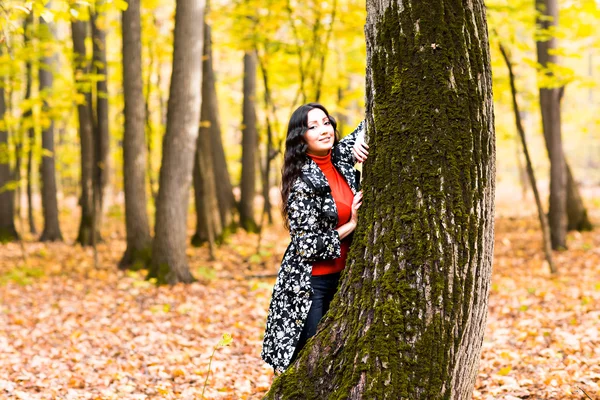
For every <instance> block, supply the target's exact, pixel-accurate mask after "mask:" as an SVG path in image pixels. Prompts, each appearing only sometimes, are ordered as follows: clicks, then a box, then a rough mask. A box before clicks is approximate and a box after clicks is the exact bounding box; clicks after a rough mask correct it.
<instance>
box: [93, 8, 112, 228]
mask: <svg viewBox="0 0 600 400" xmlns="http://www.w3.org/2000/svg"><path fill="white" fill-rule="evenodd" d="M103 7H105V0H96V6H95V11H94V12H93V13H92V24H91V25H92V43H93V46H92V47H93V57H92V58H93V64H92V65H93V67H94V73H95V74H96V75H97V76H99V77H101V79H99V80H98V81H97V82H96V92H95V102H94V105H95V111H96V112H95V117H96V118H95V119H94V122H95V123H94V154H95V162H94V179H93V181H94V224H95V226H96V234H98V233H99V231H100V226H101V225H102V215H103V214H102V211H103V208H104V207H103V206H104V191H105V189H106V185H107V184H108V179H109V178H108V176H109V164H110V162H109V159H110V158H109V157H110V149H109V142H110V139H109V128H108V84H107V81H108V71H107V62H106V31H105V30H104V29H103V28H102V26H101V24H106V15H105V13H104V12H103V11H102V12H98V10H101V9H102V8H103Z"/></svg>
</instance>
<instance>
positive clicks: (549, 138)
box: [535, 0, 567, 250]
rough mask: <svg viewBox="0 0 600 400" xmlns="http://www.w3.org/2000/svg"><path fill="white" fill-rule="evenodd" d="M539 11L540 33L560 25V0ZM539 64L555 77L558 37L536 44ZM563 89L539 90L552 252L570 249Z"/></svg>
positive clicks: (542, 1)
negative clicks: (547, 160)
mask: <svg viewBox="0 0 600 400" xmlns="http://www.w3.org/2000/svg"><path fill="white" fill-rule="evenodd" d="M535 7H536V11H537V12H538V14H537V15H538V20H537V23H538V24H539V26H540V28H541V29H544V30H547V29H549V28H550V27H554V26H557V25H558V2H557V0H536V2H535ZM536 47H537V57H538V62H539V64H540V65H541V67H542V68H543V69H544V71H543V73H544V74H545V75H547V76H550V77H551V76H552V73H551V72H550V71H548V70H547V69H546V68H548V67H549V64H556V63H557V56H556V54H554V53H553V50H555V49H556V37H555V36H554V33H550V35H549V39H547V40H544V41H537V42H536ZM561 90H563V88H543V87H540V89H539V93H540V94H539V95H540V111H541V113H542V128H543V131H544V138H545V141H546V149H547V150H548V155H549V157H550V207H549V212H548V216H549V218H548V219H549V223H550V237H551V240H552V248H553V249H555V250H556V249H560V248H566V247H567V242H566V240H567V169H566V162H565V156H564V153H563V146H562V133H561V115H560V97H561Z"/></svg>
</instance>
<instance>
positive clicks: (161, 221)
mask: <svg viewBox="0 0 600 400" xmlns="http://www.w3.org/2000/svg"><path fill="white" fill-rule="evenodd" d="M204 4H205V2H204V0H178V1H177V5H176V9H175V34H174V51H173V73H172V75H171V88H170V92H169V102H168V106H167V107H168V111H167V131H166V134H165V137H164V140H163V158H162V164H161V168H160V177H159V189H158V198H157V200H156V225H155V236H154V241H153V243H152V263H151V267H150V271H149V275H148V277H149V278H156V279H157V281H158V283H170V284H175V283H177V282H192V281H193V280H194V278H193V276H192V274H191V273H190V271H189V267H188V264H187V260H186V253H185V249H186V244H187V241H186V231H187V229H186V228H187V223H186V222H187V209H188V200H189V191H190V184H191V180H192V169H193V164H194V154H195V149H196V139H197V137H198V121H199V119H200V104H201V89H200V85H201V83H202V61H201V59H202V43H203V42H202V36H203V26H202V25H203V23H202V21H203V19H204Z"/></svg>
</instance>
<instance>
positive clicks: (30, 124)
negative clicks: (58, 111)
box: [21, 13, 37, 234]
mask: <svg viewBox="0 0 600 400" xmlns="http://www.w3.org/2000/svg"><path fill="white" fill-rule="evenodd" d="M32 32H33V13H31V14H29V15H28V16H27V18H26V19H25V24H24V38H23V41H24V44H25V46H26V47H28V50H29V51H31V52H33V45H32V43H31V37H32ZM25 69H26V79H27V82H26V85H25V98H24V100H31V96H32V93H31V92H32V89H33V66H32V65H31V60H30V59H27V61H26V62H25ZM21 126H23V127H24V128H26V130H27V146H25V148H26V149H27V172H26V173H27V176H26V179H27V188H26V189H27V220H28V222H29V231H30V232H31V233H33V234H36V233H37V229H36V228H35V221H34V219H33V188H32V184H33V181H32V176H31V175H32V172H33V148H34V147H35V128H34V121H33V105H29V106H28V108H27V109H26V111H25V112H24V113H23V123H22V124H21Z"/></svg>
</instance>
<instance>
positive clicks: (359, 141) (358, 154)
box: [352, 135, 369, 163]
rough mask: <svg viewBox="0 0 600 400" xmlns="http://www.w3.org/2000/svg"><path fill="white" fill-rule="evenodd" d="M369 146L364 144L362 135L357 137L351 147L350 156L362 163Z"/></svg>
mask: <svg viewBox="0 0 600 400" xmlns="http://www.w3.org/2000/svg"><path fill="white" fill-rule="evenodd" d="M368 149H369V145H368V144H366V143H365V137H364V135H359V136H358V137H357V138H356V141H355V142H354V146H352V155H354V158H356V161H357V162H359V163H362V162H363V161H365V160H366V159H367V156H368V155H369V152H368Z"/></svg>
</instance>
